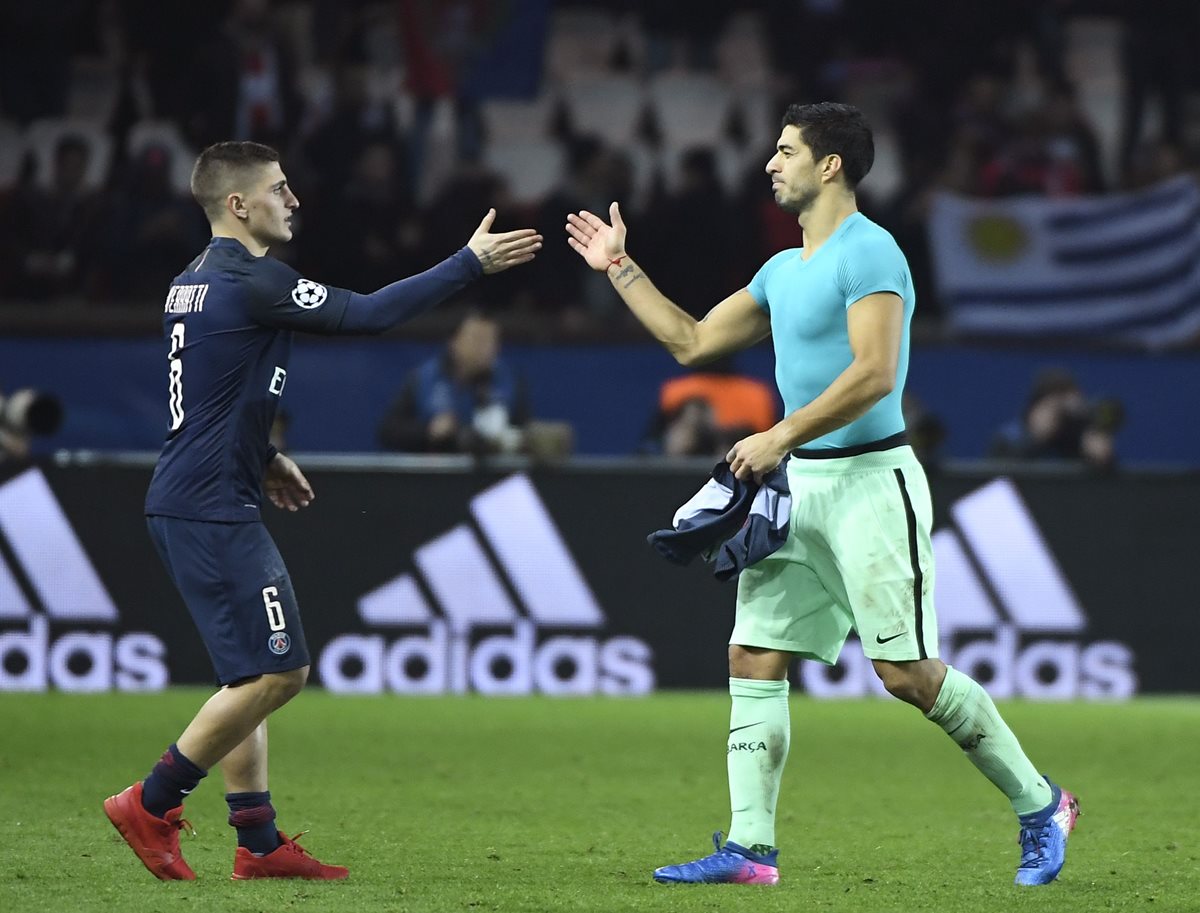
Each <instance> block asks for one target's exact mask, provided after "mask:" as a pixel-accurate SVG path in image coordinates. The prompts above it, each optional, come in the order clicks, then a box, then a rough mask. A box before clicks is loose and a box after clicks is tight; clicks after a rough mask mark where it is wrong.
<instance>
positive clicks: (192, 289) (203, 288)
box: [163, 282, 208, 314]
mask: <svg viewBox="0 0 1200 913" xmlns="http://www.w3.org/2000/svg"><path fill="white" fill-rule="evenodd" d="M207 294H208V283H207V282H205V283H204V284H202V285H172V286H171V290H170V291H169V292H167V305H166V307H165V308H163V311H164V312H165V313H167V314H197V313H199V312H200V311H203V310H204V296H205V295H207Z"/></svg>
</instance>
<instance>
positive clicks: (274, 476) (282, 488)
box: [263, 453, 316, 511]
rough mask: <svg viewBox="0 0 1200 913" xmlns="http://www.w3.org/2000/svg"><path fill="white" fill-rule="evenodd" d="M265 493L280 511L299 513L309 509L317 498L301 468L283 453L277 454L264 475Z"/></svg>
mask: <svg viewBox="0 0 1200 913" xmlns="http://www.w3.org/2000/svg"><path fill="white" fill-rule="evenodd" d="M263 491H265V492H266V493H267V497H268V498H270V499H271V503H272V504H274V505H275V506H276V507H278V508H279V509H280V510H290V511H297V510H299V509H300V508H301V507H308V505H309V504H311V503H312V500H313V498H315V497H316V495H314V494H313V490H312V486H311V485H309V484H308V479H306V478H304V473H302V472H301V471H300V467H299V466H297V465H296V464H295V462H294V461H293V460H292V459H291V458H290V457H286V456H284V455H283V454H282V453H277V454H275V457H274V458H273V459H272V460H271V462H270V463H268V464H267V471H266V472H265V473H263Z"/></svg>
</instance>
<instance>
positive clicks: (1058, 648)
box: [801, 478, 1137, 699]
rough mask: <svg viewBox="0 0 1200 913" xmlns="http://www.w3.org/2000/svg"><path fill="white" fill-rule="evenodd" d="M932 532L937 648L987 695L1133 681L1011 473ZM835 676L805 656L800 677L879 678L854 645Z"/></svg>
mask: <svg viewBox="0 0 1200 913" xmlns="http://www.w3.org/2000/svg"><path fill="white" fill-rule="evenodd" d="M950 521H951V522H950V524H949V525H948V526H946V527H944V528H942V529H939V530H937V531H935V532H934V533H933V535H932V540H933V553H934V606H935V609H936V612H937V619H938V634H939V639H940V654H941V658H942V659H943V660H944V661H945V662H946V663H949V664H952V665H954V666H955V667H956V668H957V669H959V670H960V671H962V672H964V673H965V674H967V675H970V676H971V677H972V678H974V679H976V680H977V681H978V682H979V683H980V684H982V685H984V686H985V687H986V688H987V689H988V692H989V693H990V694H991V695H992V696H993V697H999V698H1006V697H1015V696H1020V697H1026V698H1041V699H1070V698H1095V699H1114V698H1127V697H1130V696H1132V695H1133V694H1134V693H1135V692H1136V691H1137V677H1136V675H1135V673H1134V668H1133V661H1134V657H1133V651H1132V650H1130V649H1129V647H1128V646H1126V645H1125V644H1122V643H1119V642H1117V641H1095V642H1088V641H1087V640H1086V639H1085V638H1084V635H1085V633H1086V631H1087V629H1088V618H1087V614H1086V613H1085V612H1084V609H1083V606H1082V605H1081V604H1080V602H1079V599H1078V598H1077V596H1076V595H1075V592H1074V591H1073V590H1072V588H1071V584H1070V582H1069V581H1068V580H1067V577H1066V575H1065V574H1064V573H1063V571H1062V568H1061V567H1060V566H1059V564H1058V562H1057V561H1056V560H1055V558H1054V553H1053V552H1052V551H1051V549H1050V546H1049V544H1048V543H1047V542H1046V539H1045V537H1044V536H1043V535H1042V532H1041V530H1040V529H1039V528H1038V526H1037V523H1036V522H1035V521H1034V519H1033V516H1032V515H1031V514H1030V512H1029V508H1028V506H1027V505H1026V504H1025V502H1024V500H1023V499H1022V498H1021V495H1020V492H1019V491H1018V490H1017V487H1016V485H1014V484H1013V482H1012V481H1011V480H1010V479H1006V478H998V479H993V480H992V481H991V482H988V483H987V484H986V485H984V486H982V487H981V488H978V489H976V490H975V491H973V492H971V493H969V494H967V495H965V496H964V497H962V498H960V499H959V500H957V501H956V502H954V504H952V505H951V507H950ZM839 666H842V667H843V674H842V677H841V678H839V679H838V680H837V681H831V678H830V677H826V675H825V673H824V672H823V671H822V670H821V668H819V667H816V664H814V663H807V662H806V663H805V664H804V668H803V669H802V672H801V674H802V679H803V681H804V684H805V687H806V688H807V689H808V690H809V691H812V692H814V693H817V694H826V695H829V696H850V695H854V694H865V693H867V692H868V691H871V690H874V691H876V692H879V693H883V692H882V686H880V685H878V684H876V683H877V681H878V679H877V677H876V676H875V675H874V673H873V672H872V671H871V669H870V667H869V663H867V661H866V660H865V659H864V658H862V656H861V653H860V652H859V651H858V650H845V651H843V653H842V660H839Z"/></svg>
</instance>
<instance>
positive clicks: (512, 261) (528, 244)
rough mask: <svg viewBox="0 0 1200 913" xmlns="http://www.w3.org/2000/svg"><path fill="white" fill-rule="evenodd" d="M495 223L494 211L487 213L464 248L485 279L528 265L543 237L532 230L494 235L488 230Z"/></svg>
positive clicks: (522, 229)
mask: <svg viewBox="0 0 1200 913" xmlns="http://www.w3.org/2000/svg"><path fill="white" fill-rule="evenodd" d="M495 220H496V210H494V209H489V210H488V211H487V215H485V216H484V217H483V221H482V222H480V223H479V227H478V228H476V229H475V234H473V235H471V240H469V241H468V242H467V247H469V248H470V249H471V253H473V254H474V255H475V256H476V257H478V258H479V263H480V265H481V266H482V267H483V272H484V275H487V276H490V275H491V274H492V273H499V272H503V271H504V270H506V269H509V268H510V267H513V266H518V265H519V264H521V263H528V262H529V261H530V260H532V259H533V258H534V256H535V255H536V254H537V252H538V250H539V249H541V246H542V236H541V235H539V234H538V233H537V230H536V229H533V228H518V229H517V230H516V231H504V232H498V233H493V232H492V230H491V229H492V223H493V222H494V221H495Z"/></svg>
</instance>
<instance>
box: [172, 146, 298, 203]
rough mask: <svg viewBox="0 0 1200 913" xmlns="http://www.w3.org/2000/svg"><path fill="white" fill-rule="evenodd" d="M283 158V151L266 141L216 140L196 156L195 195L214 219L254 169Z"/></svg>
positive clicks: (193, 180) (193, 189)
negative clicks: (279, 151)
mask: <svg viewBox="0 0 1200 913" xmlns="http://www.w3.org/2000/svg"><path fill="white" fill-rule="evenodd" d="M278 161H279V153H278V152H276V151H275V150H274V149H272V148H271V147H270V146H264V145H263V144H262V143H250V142H225V143H214V144H213V145H211V146H209V147H208V148H207V149H205V150H204V151H203V152H201V153H200V155H199V157H197V159H196V164H195V166H194V167H193V168H192V196H193V197H195V198H196V202H197V203H199V204H200V205H201V207H203V209H204V214H205V215H206V216H208V218H209V220H210V221H213V220H216V219H218V218H220V216H221V213H223V212H224V211H225V199H226V197H228V196H229V194H230V193H232V192H233V191H235V190H237V189H239V188H238V187H237V186H236V185H237V184H238V183H239V182H241V181H244V180H246V178H247V172H248V171H250V170H251V169H254V168H258V167H261V166H262V165H269V164H270V163H271V162H278Z"/></svg>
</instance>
